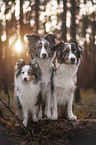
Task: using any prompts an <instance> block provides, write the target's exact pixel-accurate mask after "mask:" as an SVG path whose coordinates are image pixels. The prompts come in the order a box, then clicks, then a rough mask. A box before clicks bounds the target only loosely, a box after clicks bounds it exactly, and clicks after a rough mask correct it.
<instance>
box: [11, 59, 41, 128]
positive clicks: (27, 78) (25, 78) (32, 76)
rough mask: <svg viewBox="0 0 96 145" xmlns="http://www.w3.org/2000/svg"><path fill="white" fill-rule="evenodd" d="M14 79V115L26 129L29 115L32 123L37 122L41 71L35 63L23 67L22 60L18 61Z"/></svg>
mask: <svg viewBox="0 0 96 145" xmlns="http://www.w3.org/2000/svg"><path fill="white" fill-rule="evenodd" d="M14 79H15V80H14V97H15V103H16V114H17V115H18V117H19V118H20V119H21V120H23V124H24V125H25V126H26V127H27V124H28V119H29V114H31V116H32V120H33V121H35V122H37V121H38V120H39V118H38V116H37V114H38V110H39V106H37V105H36V104H37V101H38V99H39V97H40V91H41V89H40V81H41V70H40V68H39V66H38V64H37V63H34V64H29V65H25V62H24V60H22V59H20V60H18V62H17V63H16V67H15V78H14Z"/></svg>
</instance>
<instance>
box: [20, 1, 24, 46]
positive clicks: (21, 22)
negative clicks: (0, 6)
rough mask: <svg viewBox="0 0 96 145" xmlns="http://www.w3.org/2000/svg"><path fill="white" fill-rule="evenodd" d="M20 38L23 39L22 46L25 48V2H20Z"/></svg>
mask: <svg viewBox="0 0 96 145" xmlns="http://www.w3.org/2000/svg"><path fill="white" fill-rule="evenodd" d="M20 37H21V44H22V46H23V43H24V40H23V37H24V36H23V0H20Z"/></svg>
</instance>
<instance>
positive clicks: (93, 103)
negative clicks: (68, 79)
mask: <svg viewBox="0 0 96 145" xmlns="http://www.w3.org/2000/svg"><path fill="white" fill-rule="evenodd" d="M9 94H10V97H11V98H10V99H11V109H12V110H13V112H14V113H15V106H14V98H13V92H9ZM80 94H81V101H80V102H79V103H78V104H75V105H74V114H75V115H77V116H78V120H77V121H69V120H67V119H60V118H59V119H58V120H57V121H52V120H42V121H39V122H37V123H34V122H29V124H28V133H27V134H26V133H25V131H24V130H23V128H22V127H16V126H15V124H16V120H15V118H14V117H13V116H12V115H11V113H10V112H9V110H8V109H7V108H5V109H3V110H2V111H3V114H4V119H2V118H0V144H1V145H6V144H7V145H96V119H95V118H96V92H95V91H94V90H93V89H89V90H87V91H84V90H81V92H80ZM0 98H2V99H4V100H5V101H6V102H7V96H6V95H5V94H4V91H1V92H0ZM0 107H1V108H4V106H2V103H1V102H0Z"/></svg>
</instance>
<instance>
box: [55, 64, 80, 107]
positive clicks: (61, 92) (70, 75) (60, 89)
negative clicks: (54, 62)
mask: <svg viewBox="0 0 96 145" xmlns="http://www.w3.org/2000/svg"><path fill="white" fill-rule="evenodd" d="M77 68H78V67H77V66H76V65H66V64H60V65H58V68H57V70H56V72H54V73H55V75H54V78H53V81H54V89H55V91H56V93H57V94H58V95H57V100H58V104H59V105H63V104H65V103H66V102H67V101H68V99H69V98H70V95H71V94H72V92H73V93H74V90H75V84H76V82H77V78H76V76H77Z"/></svg>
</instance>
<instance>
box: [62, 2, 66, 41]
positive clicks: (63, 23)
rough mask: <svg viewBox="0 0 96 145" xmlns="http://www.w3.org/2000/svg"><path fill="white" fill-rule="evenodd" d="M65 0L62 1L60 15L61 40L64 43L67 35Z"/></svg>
mask: <svg viewBox="0 0 96 145" xmlns="http://www.w3.org/2000/svg"><path fill="white" fill-rule="evenodd" d="M66 3H67V0H63V13H62V28H61V29H62V36H61V37H62V40H64V41H65V42H66V34H67V28H66V13H67V6H66Z"/></svg>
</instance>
